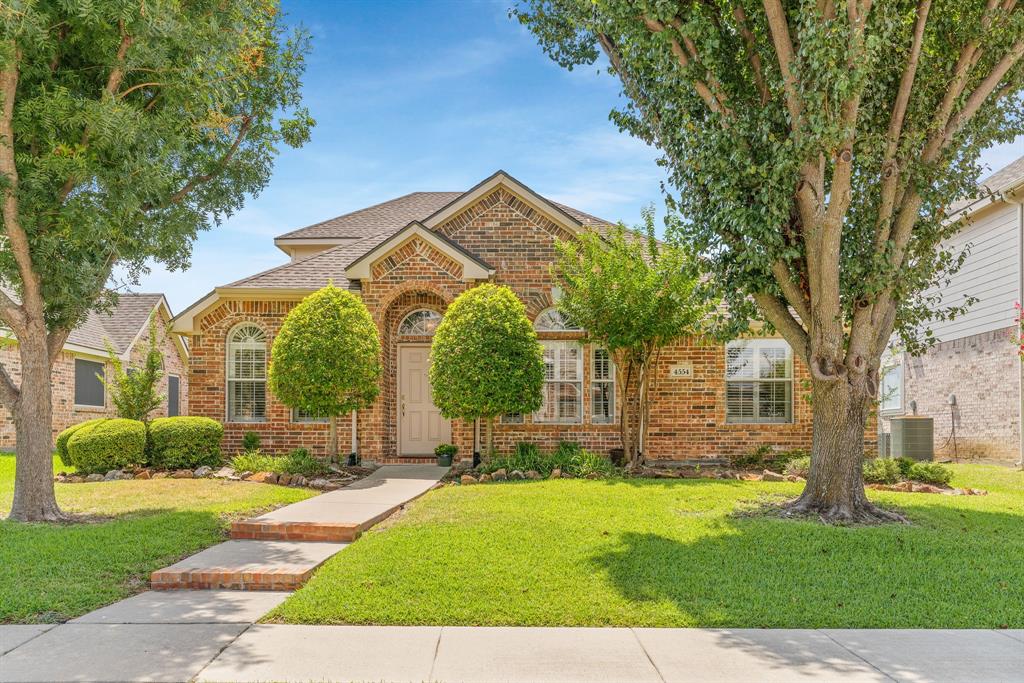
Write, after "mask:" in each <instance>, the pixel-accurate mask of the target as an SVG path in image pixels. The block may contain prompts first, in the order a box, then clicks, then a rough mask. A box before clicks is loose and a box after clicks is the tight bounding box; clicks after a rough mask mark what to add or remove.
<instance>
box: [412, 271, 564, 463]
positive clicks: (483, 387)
mask: <svg viewBox="0 0 1024 683" xmlns="http://www.w3.org/2000/svg"><path fill="white" fill-rule="evenodd" d="M543 383H544V356H543V352H542V350H541V346H540V344H539V343H538V342H537V333H536V332H535V331H534V329H533V325H531V324H530V320H529V319H528V318H527V317H526V307H525V306H523V302H522V301H520V300H519V298H518V297H517V296H516V295H515V294H514V293H513V292H512V290H511V289H509V288H508V287H504V286H501V285H495V284H490V283H485V284H482V285H478V286H476V287H473V288H472V289H469V290H466V291H465V292H463V293H462V294H460V295H459V296H458V297H457V298H456V299H455V301H453V302H452V303H451V305H450V306H448V309H447V310H446V311H445V314H444V317H443V318H442V319H441V323H440V324H439V325H438V326H437V330H436V331H435V332H434V340H433V344H432V346H431V348H430V386H431V390H432V391H433V395H434V404H435V405H436V406H437V407H438V409H439V410H440V411H441V414H442V415H444V416H445V417H446V418H449V419H451V418H460V419H463V420H475V419H477V418H487V419H488V424H489V425H490V420H491V419H492V418H494V417H496V416H498V415H504V414H506V413H531V412H533V411H535V410H537V409H538V408H540V405H541V401H542V396H541V389H542V386H543ZM488 432H489V435H488V442H489V446H491V445H493V443H492V439H491V436H492V433H493V429H489V430H488Z"/></svg>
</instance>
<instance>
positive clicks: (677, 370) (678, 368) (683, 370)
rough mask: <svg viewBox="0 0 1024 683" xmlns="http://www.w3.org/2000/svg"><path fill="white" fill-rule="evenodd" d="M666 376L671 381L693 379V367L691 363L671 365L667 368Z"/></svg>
mask: <svg viewBox="0 0 1024 683" xmlns="http://www.w3.org/2000/svg"><path fill="white" fill-rule="evenodd" d="M668 376H669V377H671V378H672V379H693V365H692V364H691V363H680V364H679V365H671V366H669V368H668Z"/></svg>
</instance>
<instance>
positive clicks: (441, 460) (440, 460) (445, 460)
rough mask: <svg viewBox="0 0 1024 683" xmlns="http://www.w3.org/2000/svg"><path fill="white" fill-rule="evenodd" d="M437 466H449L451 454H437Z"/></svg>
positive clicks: (450, 464)
mask: <svg viewBox="0 0 1024 683" xmlns="http://www.w3.org/2000/svg"><path fill="white" fill-rule="evenodd" d="M437 466H438V467H451V466H452V456H450V455H439V456H437Z"/></svg>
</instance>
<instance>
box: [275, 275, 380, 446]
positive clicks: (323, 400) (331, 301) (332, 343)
mask: <svg viewBox="0 0 1024 683" xmlns="http://www.w3.org/2000/svg"><path fill="white" fill-rule="evenodd" d="M380 354H381V350H380V338H379V337H378V335H377V326H376V325H375V324H374V322H373V318H372V317H371V316H370V312H369V311H368V310H366V305H365V304H363V302H362V301H360V300H359V299H358V298H357V297H356V296H355V295H354V294H352V293H351V292H348V291H345V290H343V289H339V288H337V287H335V286H334V285H333V284H328V285H327V286H326V287H324V288H323V289H321V290H320V291H318V292H314V293H313V294H310V295H309V296H307V297H306V298H305V299H303V300H302V302H301V303H299V305H297V306H296V307H295V308H293V309H292V310H291V311H289V312H288V315H287V316H285V319H284V322H283V323H282V324H281V329H280V331H279V332H278V333H277V335H276V336H275V337H274V345H273V347H272V348H271V350H270V375H269V380H270V390H271V391H272V392H273V393H274V396H276V397H277V398H278V400H280V401H281V402H282V403H284V404H285V405H286V406H288V407H289V408H295V409H298V410H301V411H303V412H305V413H307V414H308V415H312V416H320V417H328V418H331V420H332V427H333V426H334V418H336V417H337V416H338V415H342V414H344V413H347V412H350V411H353V410H358V409H360V408H365V407H367V406H369V405H370V404H372V403H373V401H374V399H376V398H377V394H378V393H379V391H380V384H379V382H380V374H381V364H380ZM332 432H334V430H333V429H332ZM335 437H336V434H335V433H332V435H331V441H332V442H331V444H330V451H331V455H336V454H337V452H338V449H337V442H336V440H335Z"/></svg>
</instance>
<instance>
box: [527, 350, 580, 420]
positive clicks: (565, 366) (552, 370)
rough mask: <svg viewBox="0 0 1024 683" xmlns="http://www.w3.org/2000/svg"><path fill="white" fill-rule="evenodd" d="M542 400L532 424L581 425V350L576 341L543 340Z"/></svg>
mask: <svg viewBox="0 0 1024 683" xmlns="http://www.w3.org/2000/svg"><path fill="white" fill-rule="evenodd" d="M541 346H543V347H544V400H543V403H542V404H541V407H540V410H538V411H537V412H536V413H534V415H533V421H534V422H548V423H563V424H577V423H580V422H582V421H583V347H581V346H580V344H579V342H575V341H554V340H542V341H541Z"/></svg>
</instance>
